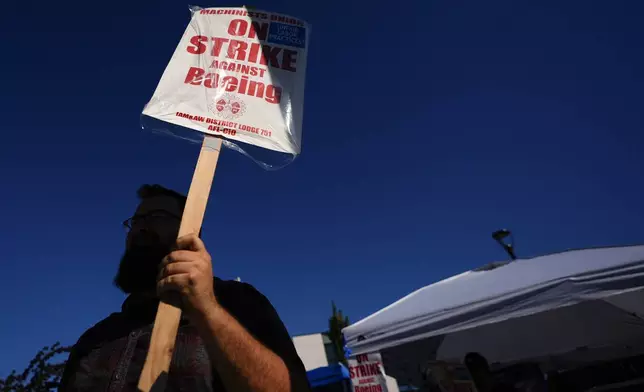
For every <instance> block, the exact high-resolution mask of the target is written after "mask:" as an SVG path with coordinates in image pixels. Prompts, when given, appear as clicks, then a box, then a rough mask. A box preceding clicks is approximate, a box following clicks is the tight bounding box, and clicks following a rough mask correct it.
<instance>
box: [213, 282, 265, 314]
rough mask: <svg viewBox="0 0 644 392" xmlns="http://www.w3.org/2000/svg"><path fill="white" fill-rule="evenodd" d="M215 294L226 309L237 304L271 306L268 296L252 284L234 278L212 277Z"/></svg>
mask: <svg viewBox="0 0 644 392" xmlns="http://www.w3.org/2000/svg"><path fill="white" fill-rule="evenodd" d="M213 285H214V288H215V296H216V297H217V300H218V301H219V302H220V303H221V304H222V305H223V306H224V307H225V308H227V309H229V310H230V308H236V307H238V306H251V307H255V306H271V307H272V305H271V303H270V301H269V300H268V298H266V297H265V296H264V294H262V293H260V292H259V290H257V289H256V288H255V287H254V286H253V285H251V284H249V283H246V282H239V281H236V280H223V279H219V278H217V277H215V278H214V283H213Z"/></svg>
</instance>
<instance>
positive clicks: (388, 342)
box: [343, 245, 644, 362]
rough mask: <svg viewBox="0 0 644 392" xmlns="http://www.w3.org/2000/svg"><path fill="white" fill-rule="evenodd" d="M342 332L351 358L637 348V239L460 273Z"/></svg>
mask: <svg viewBox="0 0 644 392" xmlns="http://www.w3.org/2000/svg"><path fill="white" fill-rule="evenodd" d="M343 333H344V336H345V339H346V342H347V347H348V348H349V349H350V350H351V351H352V354H361V353H365V352H374V351H387V350H388V349H389V350H390V351H395V350H393V348H394V347H399V346H405V347H411V348H412V349H413V348H414V347H415V348H416V349H419V348H420V347H424V348H423V350H426V349H427V347H429V346H432V347H433V349H432V350H433V351H432V354H431V355H433V356H434V358H438V359H446V360H457V361H460V360H462V358H463V356H464V355H465V354H466V353H467V352H471V351H476V352H479V353H481V354H483V355H484V356H485V357H486V358H488V360H490V362H510V361H515V360H519V359H524V358H536V357H540V356H548V355H552V354H553V353H566V352H570V351H573V350H575V349H577V348H580V347H597V348H602V349H605V348H606V347H617V346H620V347H623V346H624V345H631V344H634V342H637V341H641V342H640V343H642V347H644V245H641V246H628V247H613V248H596V249H584V250H574V251H567V252H563V253H558V254H553V255H546V256H541V257H536V258H532V259H525V260H517V261H516V262H512V263H509V264H505V265H501V266H499V267H497V268H494V269H490V270H485V269H483V270H474V271H469V272H465V273H463V274H460V275H457V276H454V277H452V278H449V279H445V280H443V281H440V282H437V283H434V284H431V285H429V286H426V287H423V288H421V289H419V290H417V291H415V292H413V293H411V294H409V295H408V296H406V297H404V298H402V299H400V300H399V301H397V302H395V303H393V304H391V305H390V306H387V307H386V308H384V309H382V310H380V311H378V312H376V313H374V314H372V315H371V316H368V317H366V318H365V319H363V320H361V321H358V322H357V323H355V324H353V325H351V326H349V327H347V328H345V329H344V330H343ZM437 337H439V338H437ZM430 338H431V339H430ZM430 341H431V342H434V343H432V344H429V343H428V342H430ZM422 355H424V359H432V358H428V357H427V355H429V354H428V353H427V352H425V353H423V354H422ZM409 359H411V358H409Z"/></svg>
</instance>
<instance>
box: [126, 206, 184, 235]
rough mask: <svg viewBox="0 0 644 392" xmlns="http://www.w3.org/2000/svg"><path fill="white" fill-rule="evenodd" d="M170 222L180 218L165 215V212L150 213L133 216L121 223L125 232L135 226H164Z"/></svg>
mask: <svg viewBox="0 0 644 392" xmlns="http://www.w3.org/2000/svg"><path fill="white" fill-rule="evenodd" d="M170 220H173V221H176V220H181V218H180V217H178V216H176V215H173V214H170V213H167V212H161V211H158V212H152V213H148V214H140V215H134V216H132V217H131V218H127V219H126V220H124V221H123V227H124V228H125V230H127V231H130V230H132V228H133V227H135V226H152V227H153V226H156V225H160V224H164V223H166V222H168V221H170Z"/></svg>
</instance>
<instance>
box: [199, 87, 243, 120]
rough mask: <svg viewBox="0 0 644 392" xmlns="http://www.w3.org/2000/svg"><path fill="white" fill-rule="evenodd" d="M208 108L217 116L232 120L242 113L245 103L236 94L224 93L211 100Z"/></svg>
mask: <svg viewBox="0 0 644 392" xmlns="http://www.w3.org/2000/svg"><path fill="white" fill-rule="evenodd" d="M208 109H210V111H211V112H212V113H214V114H215V115H216V116H217V117H221V118H225V119H227V120H234V119H236V118H239V117H241V116H243V115H244V113H245V112H246V104H245V103H244V101H242V100H241V99H239V97H237V96H236V95H234V94H229V93H226V94H224V95H222V96H220V97H217V98H215V99H213V100H211V101H210V103H209V104H208Z"/></svg>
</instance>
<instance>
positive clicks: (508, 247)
mask: <svg viewBox="0 0 644 392" xmlns="http://www.w3.org/2000/svg"><path fill="white" fill-rule="evenodd" d="M508 237H510V238H509V239H510V243H509V244H508V243H505V241H504V240H505V239H506V238H508ZM492 238H494V240H495V241H496V242H498V243H499V245H501V247H503V249H504V250H505V251H506V253H507V254H508V255H509V256H510V259H512V260H516V259H517V256H516V254H515V253H514V236H513V235H512V232H511V231H510V230H507V229H501V230H497V231H495V232H494V233H492Z"/></svg>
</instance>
